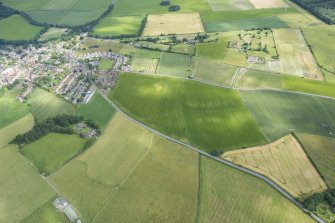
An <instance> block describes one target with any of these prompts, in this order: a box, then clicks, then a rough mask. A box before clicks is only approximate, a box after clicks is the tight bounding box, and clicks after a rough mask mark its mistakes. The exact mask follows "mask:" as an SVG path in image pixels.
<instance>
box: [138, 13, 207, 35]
mask: <svg viewBox="0 0 335 223" xmlns="http://www.w3.org/2000/svg"><path fill="white" fill-rule="evenodd" d="M199 32H200V33H201V32H204V28H203V27H202V23H201V19H200V15H199V14H198V13H176V14H161V15H149V16H148V21H147V24H146V26H145V29H144V32H143V36H158V35H160V34H185V33H199Z"/></svg>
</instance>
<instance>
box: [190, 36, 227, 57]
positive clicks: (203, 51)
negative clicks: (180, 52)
mask: <svg viewBox="0 0 335 223" xmlns="http://www.w3.org/2000/svg"><path fill="white" fill-rule="evenodd" d="M228 41H229V38H228V36H225V37H221V38H219V39H218V41H217V42H209V43H198V44H197V45H196V51H195V55H196V56H198V57H204V58H207V59H212V60H218V61H222V60H223V59H224V58H225V56H226V52H227V47H228Z"/></svg>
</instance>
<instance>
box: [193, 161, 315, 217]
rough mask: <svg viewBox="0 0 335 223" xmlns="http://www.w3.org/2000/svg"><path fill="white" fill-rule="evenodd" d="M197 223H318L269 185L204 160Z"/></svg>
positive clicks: (202, 162)
mask: <svg viewBox="0 0 335 223" xmlns="http://www.w3.org/2000/svg"><path fill="white" fill-rule="evenodd" d="M200 166H201V168H200V169H201V174H200V188H201V190H200V200H201V202H200V207H199V214H198V221H197V222H211V223H216V222H217V223H221V222H232V223H235V222H236V223H250V222H271V223H286V222H296V223H307V222H310V223H312V222H314V221H313V220H312V218H310V217H309V216H308V215H307V214H305V213H303V212H302V211H301V210H300V209H299V208H298V207H297V206H295V205H294V204H293V203H291V202H290V201H288V200H287V199H286V198H284V197H282V196H281V195H280V194H279V193H278V192H277V191H276V190H275V189H273V188H272V187H270V186H269V185H268V184H267V183H265V182H263V181H260V180H259V179H257V178H255V177H252V176H250V175H247V174H244V173H241V172H240V171H238V170H235V169H232V168H230V167H228V166H225V165H223V164H220V163H218V162H215V161H212V160H210V159H209V158H205V157H201V165H200Z"/></svg>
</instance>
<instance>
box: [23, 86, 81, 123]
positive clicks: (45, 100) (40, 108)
mask: <svg viewBox="0 0 335 223" xmlns="http://www.w3.org/2000/svg"><path fill="white" fill-rule="evenodd" d="M28 105H29V107H30V110H31V112H32V114H33V115H34V117H35V119H36V120H37V121H43V120H45V119H47V118H51V117H55V116H58V115H63V114H66V115H76V109H75V107H74V105H72V104H71V103H70V102H67V101H65V100H64V99H63V98H60V97H58V96H56V95H54V94H52V93H49V92H47V91H45V90H42V89H38V88H36V89H34V91H33V93H32V94H31V95H30V96H29V99H28Z"/></svg>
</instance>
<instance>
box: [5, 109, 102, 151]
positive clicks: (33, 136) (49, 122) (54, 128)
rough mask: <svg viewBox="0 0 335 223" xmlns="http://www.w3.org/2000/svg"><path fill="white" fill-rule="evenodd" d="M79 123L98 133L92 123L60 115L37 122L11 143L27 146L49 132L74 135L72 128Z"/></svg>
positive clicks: (80, 118)
mask: <svg viewBox="0 0 335 223" xmlns="http://www.w3.org/2000/svg"><path fill="white" fill-rule="evenodd" d="M80 122H85V123H86V124H87V125H88V126H90V127H92V128H94V129H97V130H98V132H99V128H98V126H97V125H96V124H95V123H94V122H93V121H90V120H85V119H84V118H83V117H78V116H72V115H62V116H57V117H54V118H48V119H46V120H45V121H42V122H37V123H36V124H35V126H34V127H33V129H31V130H30V131H28V132H26V133H24V134H20V135H17V136H16V137H15V138H14V140H13V141H12V142H11V143H14V144H17V145H20V146H21V145H24V144H29V143H32V142H34V141H36V140H38V139H40V138H42V137H43V136H45V135H47V134H49V133H51V132H54V133H62V134H75V131H74V129H73V128H72V126H73V125H74V124H77V123H80Z"/></svg>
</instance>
